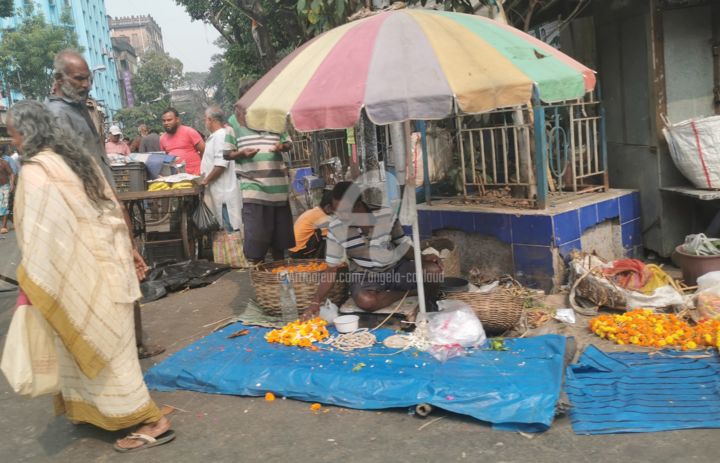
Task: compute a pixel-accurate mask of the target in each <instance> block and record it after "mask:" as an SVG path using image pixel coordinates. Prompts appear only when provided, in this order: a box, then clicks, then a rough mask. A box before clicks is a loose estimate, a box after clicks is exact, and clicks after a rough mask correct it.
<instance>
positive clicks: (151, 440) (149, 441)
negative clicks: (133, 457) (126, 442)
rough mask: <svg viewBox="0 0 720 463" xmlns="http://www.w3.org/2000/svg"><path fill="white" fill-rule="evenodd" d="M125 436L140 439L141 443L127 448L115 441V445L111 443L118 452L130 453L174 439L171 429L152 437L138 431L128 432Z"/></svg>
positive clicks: (173, 432)
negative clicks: (138, 445)
mask: <svg viewBox="0 0 720 463" xmlns="http://www.w3.org/2000/svg"><path fill="white" fill-rule="evenodd" d="M125 438H126V439H133V440H139V441H142V442H143V445H141V446H140V447H135V448H131V449H128V448H124V447H120V446H119V445H118V444H117V442H116V443H115V445H113V448H114V449H115V450H116V451H118V452H120V453H130V452H137V451H139V450H145V449H149V448H151V447H157V446H158V445H163V444H167V443H168V442H170V441H171V440H173V439H175V431H173V430H169V431H166V432H165V433H163V434H161V435H159V436H158V437H152V436H148V435H146V434H139V433H136V432H134V433H131V434H129V435H128V436H126V437H125Z"/></svg>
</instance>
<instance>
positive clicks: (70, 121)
mask: <svg viewBox="0 0 720 463" xmlns="http://www.w3.org/2000/svg"><path fill="white" fill-rule="evenodd" d="M53 67H54V71H53V75H54V78H55V82H54V83H53V88H52V94H51V95H50V96H49V97H48V99H47V101H46V102H45V105H46V106H47V108H48V109H49V110H50V112H51V113H53V114H54V115H55V118H56V120H57V122H58V125H59V126H60V127H61V128H62V129H63V130H64V131H65V132H66V133H67V134H75V136H77V137H79V138H80V140H81V141H82V143H83V145H84V146H85V147H86V148H87V150H88V151H89V152H90V153H91V154H92V155H93V156H94V157H95V160H96V161H97V163H98V165H99V166H100V169H101V170H102V173H103V176H104V177H105V178H106V179H107V181H108V183H109V184H110V185H111V186H112V188H113V191H114V190H115V180H114V179H113V174H112V169H110V161H109V160H108V158H107V156H106V155H105V140H104V136H103V135H104V134H101V133H99V132H98V128H97V126H96V124H95V122H94V121H93V119H92V116H91V115H90V111H89V110H88V105H87V102H88V97H89V96H90V89H91V88H92V82H93V75H92V72H91V71H90V67H89V66H88V64H87V61H85V58H83V56H82V55H81V54H80V53H78V52H77V51H75V50H63V51H61V52H59V53H58V54H57V55H56V56H55V61H54V62H53ZM118 203H120V204H123V203H122V201H118ZM123 209H125V208H124V207H123ZM123 212H124V215H125V222H126V223H127V226H128V230H132V225H131V223H130V216H129V215H128V213H127V210H124V211H123ZM130 240H131V242H132V243H133V244H135V240H134V237H133V236H132V232H131V236H130ZM133 259H134V261H135V270H136V272H137V274H138V278H139V279H140V280H142V279H143V278H145V274H146V273H147V270H148V268H147V265H145V261H144V260H143V258H142V256H141V255H140V253H139V252H138V251H137V249H136V248H135V249H133ZM135 338H136V342H137V347H138V355H139V356H140V358H147V357H152V356H153V355H157V354H160V353H162V352H164V351H165V349H163V348H161V347H149V346H145V345H144V344H143V336H142V318H141V313H140V305H139V304H138V303H137V302H136V303H135Z"/></svg>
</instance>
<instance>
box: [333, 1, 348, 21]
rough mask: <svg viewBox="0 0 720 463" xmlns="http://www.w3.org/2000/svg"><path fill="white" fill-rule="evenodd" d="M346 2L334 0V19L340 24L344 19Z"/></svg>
mask: <svg viewBox="0 0 720 463" xmlns="http://www.w3.org/2000/svg"><path fill="white" fill-rule="evenodd" d="M346 3H347V2H346V0H335V19H336V20H337V21H338V22H341V21H342V20H343V19H344V17H345V5H346Z"/></svg>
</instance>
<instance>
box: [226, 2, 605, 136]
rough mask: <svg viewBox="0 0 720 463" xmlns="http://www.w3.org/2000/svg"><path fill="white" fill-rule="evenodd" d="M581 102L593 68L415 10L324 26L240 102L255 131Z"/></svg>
mask: <svg viewBox="0 0 720 463" xmlns="http://www.w3.org/2000/svg"><path fill="white" fill-rule="evenodd" d="M533 86H536V87H537V90H538V92H539V95H540V98H541V99H542V100H543V101H546V102H553V101H562V100H570V99H575V98H579V97H581V96H582V95H584V94H585V93H586V92H588V91H590V90H592V89H593V87H594V86H595V75H594V73H593V71H592V70H590V69H588V68H587V67H585V66H583V65H582V64H580V63H578V62H577V61H575V60H573V59H572V58H570V57H568V56H567V55H565V54H563V53H561V52H560V51H558V50H556V49H555V48H553V47H551V46H549V45H547V44H545V43H543V42H541V41H539V40H537V39H535V38H533V37H531V36H530V35H527V34H525V33H523V32H521V31H519V30H518V29H515V28H513V27H510V26H506V25H503V24H500V23H498V22H496V21H492V20H489V19H487V18H483V17H480V16H473V15H466V14H460V13H450V12H440V11H433V10H421V9H404V10H399V11H392V12H384V13H380V14H378V15H376V16H372V17H369V18H365V19H362V20H359V21H355V22H351V23H348V24H345V25H343V26H340V27H337V28H335V29H332V30H330V31H328V32H326V33H324V34H322V35H320V36H318V37H316V38H315V39H313V40H311V41H309V42H307V43H306V44H304V45H303V46H301V47H300V48H298V49H296V50H295V51H294V52H293V53H291V54H290V55H288V56H287V57H286V58H285V59H283V60H282V61H281V62H280V63H279V64H277V65H276V66H275V67H274V68H273V69H271V70H270V71H269V72H268V73H267V74H266V75H265V76H264V77H263V78H262V79H260V80H259V81H258V82H257V84H255V86H253V87H252V88H251V90H250V91H249V92H247V93H246V94H245V95H244V96H243V97H242V98H241V100H240V101H239V106H240V107H241V109H244V110H246V111H247V113H246V122H247V124H248V126H249V127H251V128H254V129H257V130H268V131H273V132H282V131H284V130H285V128H286V124H287V121H288V119H287V118H288V116H290V122H291V123H292V125H293V126H295V128H296V129H297V130H300V131H306V132H309V131H315V130H322V129H339V128H347V127H352V126H354V125H355V124H356V123H357V121H358V118H359V116H360V111H361V109H362V108H363V107H364V108H365V110H366V112H367V115H368V117H369V118H370V120H371V121H372V122H374V123H375V124H379V125H381V124H388V123H392V122H400V121H405V120H408V119H414V120H437V119H444V118H446V117H449V116H451V115H453V114H456V113H466V114H474V113H482V112H486V111H490V110H493V109H496V108H502V107H510V106H517V105H522V104H526V103H528V102H529V101H530V99H531V96H532V91H533Z"/></svg>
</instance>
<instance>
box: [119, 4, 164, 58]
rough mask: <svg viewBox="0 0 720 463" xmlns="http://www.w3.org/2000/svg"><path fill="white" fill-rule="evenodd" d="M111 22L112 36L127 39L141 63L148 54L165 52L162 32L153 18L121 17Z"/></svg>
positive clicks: (148, 16)
mask: <svg viewBox="0 0 720 463" xmlns="http://www.w3.org/2000/svg"><path fill="white" fill-rule="evenodd" d="M109 21H110V34H111V35H112V36H113V37H125V38H127V39H128V40H129V41H130V44H131V45H132V46H133V48H134V49H135V53H136V54H137V57H138V58H140V60H141V61H142V57H143V56H145V53H147V52H150V51H157V52H163V51H165V50H164V47H163V38H162V30H161V29H160V26H158V24H157V23H156V22H155V20H154V19H153V17H152V16H150V15H147V16H121V17H119V18H110V19H109Z"/></svg>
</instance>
